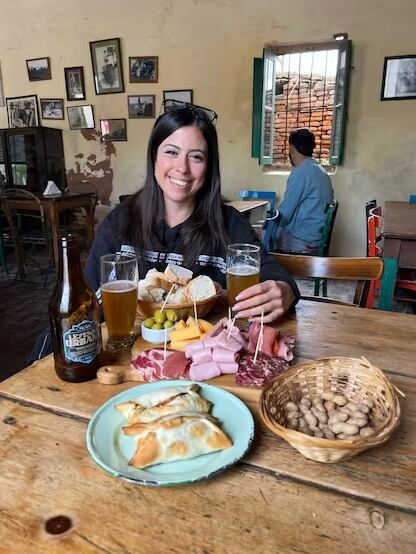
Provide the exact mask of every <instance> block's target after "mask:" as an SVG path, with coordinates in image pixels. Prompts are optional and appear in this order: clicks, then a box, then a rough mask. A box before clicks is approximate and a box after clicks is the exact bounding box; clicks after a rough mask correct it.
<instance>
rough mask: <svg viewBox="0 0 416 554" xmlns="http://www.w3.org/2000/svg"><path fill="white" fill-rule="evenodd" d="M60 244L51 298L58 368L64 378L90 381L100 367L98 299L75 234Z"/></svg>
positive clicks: (52, 328)
mask: <svg viewBox="0 0 416 554" xmlns="http://www.w3.org/2000/svg"><path fill="white" fill-rule="evenodd" d="M60 246H61V248H60V256H59V269H58V280H57V283H56V286H55V289H54V291H53V293H52V296H51V298H50V300H49V319H50V324H51V333H52V344H53V352H54V354H53V355H54V360H55V371H56V373H57V375H58V377H60V378H61V379H63V380H64V381H72V382H81V381H88V380H90V379H94V378H95V376H96V373H97V369H98V368H99V367H100V357H101V356H100V355H101V351H102V342H101V326H100V312H99V307H98V302H97V299H96V297H95V294H94V292H93V291H92V290H91V289H90V288H89V287H88V286H87V284H86V282H85V281H84V277H83V275H82V269H81V260H80V257H79V251H78V245H77V241H76V239H75V237H74V236H71V235H67V236H65V237H62V238H61V245H60Z"/></svg>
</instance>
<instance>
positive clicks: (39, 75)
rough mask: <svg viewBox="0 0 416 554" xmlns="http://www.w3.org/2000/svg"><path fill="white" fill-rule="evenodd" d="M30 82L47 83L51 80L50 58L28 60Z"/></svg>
mask: <svg viewBox="0 0 416 554" xmlns="http://www.w3.org/2000/svg"><path fill="white" fill-rule="evenodd" d="M26 65H27V73H28V75H29V81H46V80H47V79H51V64H50V61H49V58H35V59H33V60H26Z"/></svg>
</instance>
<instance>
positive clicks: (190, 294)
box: [184, 275, 217, 302]
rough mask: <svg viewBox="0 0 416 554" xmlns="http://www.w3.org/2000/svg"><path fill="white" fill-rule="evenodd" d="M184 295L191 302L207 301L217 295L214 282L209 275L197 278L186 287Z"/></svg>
mask: <svg viewBox="0 0 416 554" xmlns="http://www.w3.org/2000/svg"><path fill="white" fill-rule="evenodd" d="M184 293H185V295H186V297H187V299H188V300H189V301H190V302H193V301H194V298H195V300H206V299H207V298H211V296H215V294H216V293H217V291H216V288H215V284H214V281H213V280H212V279H211V277H208V276H207V275H200V276H199V277H195V279H192V281H189V283H188V284H187V285H186V287H185V289H184Z"/></svg>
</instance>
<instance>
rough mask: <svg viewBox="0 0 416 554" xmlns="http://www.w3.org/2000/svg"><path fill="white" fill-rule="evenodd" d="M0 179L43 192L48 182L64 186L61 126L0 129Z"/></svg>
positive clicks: (60, 186) (9, 183)
mask: <svg viewBox="0 0 416 554" xmlns="http://www.w3.org/2000/svg"><path fill="white" fill-rule="evenodd" d="M0 174H1V176H0V178H2V179H3V181H4V182H5V186H6V187H7V186H18V187H20V186H21V187H24V188H25V189H27V190H30V191H31V192H34V193H35V194H36V193H38V194H42V193H43V191H44V190H45V187H46V185H47V183H48V181H54V183H55V184H56V185H57V187H58V188H59V189H61V190H64V189H65V186H66V177H65V159H64V147H63V143H62V131H61V129H52V128H50V127H24V128H13V129H0Z"/></svg>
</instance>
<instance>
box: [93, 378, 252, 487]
mask: <svg viewBox="0 0 416 554" xmlns="http://www.w3.org/2000/svg"><path fill="white" fill-rule="evenodd" d="M190 384H191V382H190V381H182V380H178V381H156V382H154V383H147V384H145V385H140V386H139V387H133V388H131V389H129V390H126V391H124V392H122V393H120V394H117V395H116V396H113V398H110V400H108V401H107V402H106V403H105V404H103V406H101V408H99V409H98V410H97V411H96V412H95V414H94V416H93V417H92V419H91V421H90V423H89V425H88V429H87V448H88V452H89V453H90V454H91V456H92V458H93V460H94V461H95V462H96V463H97V464H98V465H99V466H100V467H102V468H103V469H105V470H106V471H108V472H109V473H111V475H113V476H114V477H118V478H120V479H125V480H126V481H130V482H134V483H140V484H142V485H149V486H167V485H179V484H184V483H193V482H195V481H200V480H202V479H209V478H210V477H213V476H214V475H216V474H217V473H219V472H221V471H224V470H226V469H227V468H229V467H231V466H232V465H234V464H235V463H237V462H238V460H240V459H241V458H242V457H243V456H244V455H245V454H246V452H247V451H248V449H249V448H250V445H251V442H252V440H253V438H254V420H253V416H252V415H251V412H250V410H249V409H248V408H247V406H246V405H245V404H244V403H243V402H242V401H241V400H240V399H239V398H237V397H236V396H234V395H233V394H231V393H230V392H227V391H225V390H223V389H220V388H219V387H214V386H213V385H208V384H207V383H198V384H199V385H200V386H201V396H203V397H204V398H206V399H207V400H209V401H211V402H212V403H213V408H212V410H211V413H212V415H213V416H215V417H217V418H218V419H219V420H220V422H221V427H222V429H223V430H224V431H225V432H226V433H227V435H228V436H229V437H230V439H231V440H232V442H233V446H232V447H231V448H227V449H225V450H221V451H219V452H212V453H210V454H204V455H203V456H198V457H197V458H192V459H190V460H183V461H179V462H169V463H166V464H158V465H155V466H151V467H148V468H146V469H138V468H135V467H131V466H129V465H128V461H129V459H130V458H131V457H132V455H133V453H134V451H135V449H136V446H135V441H134V439H133V438H132V437H127V436H125V435H123V434H122V433H121V427H122V425H124V424H125V419H124V417H123V416H122V415H121V414H120V413H119V412H117V411H116V410H115V409H114V406H115V405H116V404H120V403H121V402H127V401H128V400H133V399H136V398H138V397H139V396H140V395H142V394H147V393H148V392H151V391H154V390H156V389H161V388H165V387H175V386H180V385H182V386H183V385H190Z"/></svg>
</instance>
